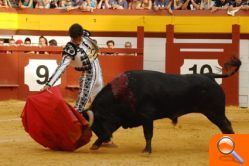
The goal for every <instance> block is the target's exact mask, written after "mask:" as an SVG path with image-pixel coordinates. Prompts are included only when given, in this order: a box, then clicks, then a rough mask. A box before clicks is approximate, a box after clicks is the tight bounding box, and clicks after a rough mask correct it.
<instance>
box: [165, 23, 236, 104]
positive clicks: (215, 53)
mask: <svg viewBox="0 0 249 166" xmlns="http://www.w3.org/2000/svg"><path fill="white" fill-rule="evenodd" d="M166 30H167V33H166V36H167V43H166V63H165V64H166V66H165V69H166V72H167V73H175V74H180V73H181V71H180V70H181V67H182V66H183V65H184V60H201V59H205V60H216V59H217V60H218V63H219V65H220V66H222V67H223V64H224V62H225V61H227V60H228V59H229V58H231V57H232V56H236V57H238V56H239V41H240V27H239V25H233V26H232V35H231V36H232V43H215V44H214V43H174V26H173V25H167V27H166ZM194 49H197V50H199V51H194ZM210 49H211V51H209V50H210ZM184 50H185V51H184ZM191 50H192V51H191ZM207 65H208V64H207ZM195 67H196V66H195ZM206 67H208V66H206ZM189 69H190V70H194V68H189ZM203 69H204V68H203ZM209 69H211V68H210V67H209ZM222 87H223V89H224V91H225V94H226V105H238V96H239V95H238V74H236V75H234V76H232V77H230V78H225V79H223V80H222Z"/></svg>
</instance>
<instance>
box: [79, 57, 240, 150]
mask: <svg viewBox="0 0 249 166" xmlns="http://www.w3.org/2000/svg"><path fill="white" fill-rule="evenodd" d="M240 65H241V61H240V60H239V59H237V58H232V59H231V60H229V61H228V62H226V63H225V64H224V68H225V69H226V72H224V73H223V74H214V73H206V74H185V75H175V74H165V73H161V72H156V71H148V70H141V71H127V72H124V73H123V74H121V75H119V76H118V77H116V78H115V79H114V80H112V81H111V82H110V83H108V84H107V85H106V86H105V87H104V88H103V89H102V90H101V91H100V92H99V93H98V95H97V96H96V98H95V99H94V101H93V103H92V105H91V107H90V108H89V109H88V110H87V111H85V112H84V113H83V115H84V116H85V117H86V118H89V123H90V124H92V126H91V128H92V130H93V132H94V133H95V134H96V136H97V137H98V138H97V140H96V141H95V142H94V144H93V145H92V147H91V149H93V150H96V149H98V148H99V147H100V146H101V145H102V143H103V142H106V141H108V140H110V138H111V137H112V134H113V132H114V131H116V130H117V129H118V128H119V127H121V126H122V127H123V128H125V129H127V128H133V127H137V126H143V133H144V137H145V141H146V146H145V148H144V150H143V152H146V153H151V152H152V147H151V140H152V137H153V121H154V120H157V119H161V118H169V119H171V120H172V122H173V123H175V124H176V123H177V118H178V117H180V116H182V115H185V114H188V113H201V114H203V115H204V116H206V117H207V118H208V119H209V120H210V121H211V122H212V123H214V124H215V125H216V126H218V128H219V129H220V130H221V132H222V133H226V134H232V133H234V131H233V128H232V125H231V122H230V121H229V120H228V119H227V117H226V115H225V94H224V91H223V89H222V88H221V86H220V85H219V84H217V83H216V81H215V78H226V77H229V76H231V75H233V74H235V73H236V72H237V71H238V70H239V68H240ZM93 119H94V121H93Z"/></svg>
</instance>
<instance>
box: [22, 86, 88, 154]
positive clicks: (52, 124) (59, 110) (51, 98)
mask: <svg viewBox="0 0 249 166" xmlns="http://www.w3.org/2000/svg"><path fill="white" fill-rule="evenodd" d="M21 118H22V123H23V126H24V128H25V131H26V132H28V133H29V135H30V136H31V137H32V138H33V139H34V140H35V141H36V142H38V143H39V144H41V145H43V146H44V147H48V148H50V149H53V150H66V151H74V150H75V149H77V148H79V147H81V146H83V145H85V144H87V143H88V142H89V141H90V138H91V136H92V132H91V130H90V128H89V127H88V122H87V121H86V120H85V119H84V118H83V116H82V115H81V114H80V113H79V112H77V111H76V110H75V109H74V108H72V107H71V106H70V105H69V104H67V103H66V102H65V101H64V100H63V98H62V95H61V93H60V90H59V88H58V87H52V88H50V89H49V91H47V90H45V91H42V92H39V93H38V94H35V95H31V96H29V97H28V98H27V101H26V104H25V107H24V109H23V112H22V115H21Z"/></svg>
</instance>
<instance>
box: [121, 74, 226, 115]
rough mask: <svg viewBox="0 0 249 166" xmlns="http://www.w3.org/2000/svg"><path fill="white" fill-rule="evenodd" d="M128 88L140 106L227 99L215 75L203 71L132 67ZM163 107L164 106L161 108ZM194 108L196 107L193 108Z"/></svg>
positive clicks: (174, 105) (173, 107) (196, 104)
mask: <svg viewBox="0 0 249 166" xmlns="http://www.w3.org/2000/svg"><path fill="white" fill-rule="evenodd" d="M125 74H126V75H127V78H128V79H127V80H128V81H129V83H128V87H129V88H128V89H131V91H132V92H133V94H134V98H135V99H136V104H137V106H138V107H140V106H141V107H144V106H146V105H147V106H146V107H150V106H151V107H153V108H157V109H164V110H166V109H167V111H168V113H170V112H171V111H173V112H174V111H176V109H179V111H182V110H183V109H185V111H186V109H189V110H188V111H193V109H198V107H199V106H202V105H203V106H204V105H205V106H206V105H208V102H209V101H210V102H212V104H213V105H219V103H222V104H223V102H224V92H223V90H222V89H221V87H220V86H219V85H218V84H217V83H216V82H215V80H214V79H212V78H209V77H206V76H205V75H200V74H188V75H175V74H165V73H161V72H156V71H129V72H126V73H125ZM161 111H162V110H161ZM193 112H194V111H193Z"/></svg>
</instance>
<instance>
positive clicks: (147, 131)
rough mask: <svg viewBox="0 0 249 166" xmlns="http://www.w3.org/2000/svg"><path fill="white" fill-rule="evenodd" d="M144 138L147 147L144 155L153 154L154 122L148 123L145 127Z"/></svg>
mask: <svg viewBox="0 0 249 166" xmlns="http://www.w3.org/2000/svg"><path fill="white" fill-rule="evenodd" d="M143 130H144V138H145V141H146V146H145V148H144V150H143V152H144V153H151V152H152V148H151V139H152V137H153V121H150V122H147V123H145V124H144V125H143Z"/></svg>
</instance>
